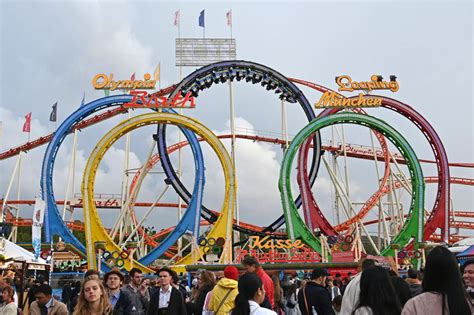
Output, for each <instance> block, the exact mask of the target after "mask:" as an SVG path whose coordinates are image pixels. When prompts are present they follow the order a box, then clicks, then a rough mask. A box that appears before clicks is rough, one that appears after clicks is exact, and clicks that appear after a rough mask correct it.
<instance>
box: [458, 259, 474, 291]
mask: <svg viewBox="0 0 474 315" xmlns="http://www.w3.org/2000/svg"><path fill="white" fill-rule="evenodd" d="M461 271H462V277H463V279H464V283H465V284H466V287H469V288H474V259H471V260H468V261H466V262H465V263H464V265H463V266H462V270H461Z"/></svg>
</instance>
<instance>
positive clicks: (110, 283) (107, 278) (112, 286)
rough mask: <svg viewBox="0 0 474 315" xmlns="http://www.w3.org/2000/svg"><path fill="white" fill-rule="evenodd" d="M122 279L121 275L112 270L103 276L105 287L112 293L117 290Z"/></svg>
mask: <svg viewBox="0 0 474 315" xmlns="http://www.w3.org/2000/svg"><path fill="white" fill-rule="evenodd" d="M124 279H125V278H124V276H123V273H121V272H120V270H118V269H112V270H110V271H109V272H107V273H106V274H105V275H104V283H105V286H106V287H107V289H109V290H112V291H115V290H119V289H120V288H121V287H122V284H123V281H124Z"/></svg>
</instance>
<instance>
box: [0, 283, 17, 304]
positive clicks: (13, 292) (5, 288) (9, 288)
mask: <svg viewBox="0 0 474 315" xmlns="http://www.w3.org/2000/svg"><path fill="white" fill-rule="evenodd" d="M5 291H6V292H8V296H9V297H10V299H11V300H12V301H13V296H14V295H15V291H13V288H12V287H11V286H9V285H7V286H6V287H4V288H3V289H2V292H5Z"/></svg>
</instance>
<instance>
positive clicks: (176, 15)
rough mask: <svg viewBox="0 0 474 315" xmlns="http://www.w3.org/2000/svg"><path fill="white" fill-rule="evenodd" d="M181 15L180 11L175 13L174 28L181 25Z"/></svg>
mask: <svg viewBox="0 0 474 315" xmlns="http://www.w3.org/2000/svg"><path fill="white" fill-rule="evenodd" d="M179 15H180V12H179V10H178V11H176V12H175V13H174V26H178V25H179Z"/></svg>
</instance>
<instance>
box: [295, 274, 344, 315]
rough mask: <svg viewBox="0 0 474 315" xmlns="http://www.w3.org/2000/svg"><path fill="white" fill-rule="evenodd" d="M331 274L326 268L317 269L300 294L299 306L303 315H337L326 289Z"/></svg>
mask: <svg viewBox="0 0 474 315" xmlns="http://www.w3.org/2000/svg"><path fill="white" fill-rule="evenodd" d="M328 276H329V272H328V271H327V270H326V269H325V268H316V269H314V270H313V272H312V273H311V280H310V281H308V282H307V283H306V286H305V287H304V288H303V289H301V290H300V291H299V292H298V305H299V307H300V310H301V313H302V314H303V315H312V314H313V313H314V312H316V314H318V315H335V313H334V310H333V308H332V304H331V295H330V294H329V292H328V290H326V288H325V287H324V285H325V284H326V278H327V277H328Z"/></svg>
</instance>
